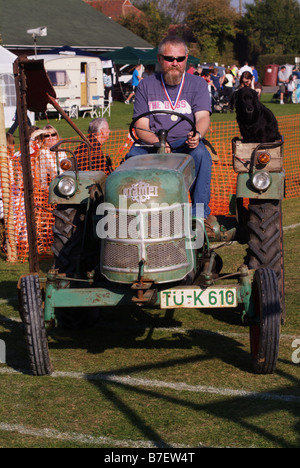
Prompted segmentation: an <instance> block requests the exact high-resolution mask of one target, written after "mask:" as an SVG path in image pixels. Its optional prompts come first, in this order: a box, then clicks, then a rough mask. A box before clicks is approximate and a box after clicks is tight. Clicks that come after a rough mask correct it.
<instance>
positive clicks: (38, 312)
mask: <svg viewBox="0 0 300 468" xmlns="http://www.w3.org/2000/svg"><path fill="white" fill-rule="evenodd" d="M20 296H21V309H22V310H21V317H22V320H23V324H24V332H25V339H26V343H27V349H28V355H29V362H30V368H31V371H32V373H33V375H38V376H41V375H50V374H51V373H52V365H51V361H50V357H49V350H48V340H47V335H46V329H45V321H44V310H43V302H42V293H41V288H40V281H39V277H38V276H37V275H28V276H24V277H22V278H21V289H20Z"/></svg>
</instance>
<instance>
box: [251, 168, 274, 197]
mask: <svg viewBox="0 0 300 468" xmlns="http://www.w3.org/2000/svg"><path fill="white" fill-rule="evenodd" d="M251 181H252V185H253V187H254V188H255V189H256V190H258V191H259V192H265V191H266V190H267V189H268V188H269V187H270V185H271V181H272V179H271V176H270V174H269V172H266V171H257V172H255V174H253V176H252V178H251Z"/></svg>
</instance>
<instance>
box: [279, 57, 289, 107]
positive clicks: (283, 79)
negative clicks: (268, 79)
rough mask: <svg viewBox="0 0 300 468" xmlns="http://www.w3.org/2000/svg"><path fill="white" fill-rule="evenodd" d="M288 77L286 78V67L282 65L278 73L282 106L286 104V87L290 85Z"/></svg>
mask: <svg viewBox="0 0 300 468" xmlns="http://www.w3.org/2000/svg"><path fill="white" fill-rule="evenodd" d="M288 81H289V79H288V77H287V76H286V66H285V65H282V67H280V70H279V72H278V86H279V90H280V104H284V101H283V100H284V96H285V92H286V86H287V84H288Z"/></svg>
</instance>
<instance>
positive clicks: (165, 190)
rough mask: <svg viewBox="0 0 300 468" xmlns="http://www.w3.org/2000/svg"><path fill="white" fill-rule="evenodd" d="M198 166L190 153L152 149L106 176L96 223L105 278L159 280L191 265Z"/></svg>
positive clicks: (177, 276) (169, 278)
mask: <svg viewBox="0 0 300 468" xmlns="http://www.w3.org/2000/svg"><path fill="white" fill-rule="evenodd" d="M194 172H195V170H194V160H193V158H191V157H190V156H187V155H185V154H175V155H173V154H172V155H169V154H163V155H161V154H153V155H142V156H134V157H132V158H130V159H129V160H127V161H125V162H124V163H123V164H121V166H120V167H119V168H118V169H117V170H115V171H114V172H113V173H112V174H110V175H109V176H108V178H107V180H106V184H105V203H104V205H105V216H104V218H102V220H101V221H100V223H99V225H98V226H99V227H100V226H101V227H102V228H103V230H102V231H101V234H98V236H99V237H101V238H102V239H103V243H102V248H101V272H102V274H103V275H104V276H105V277H106V278H107V279H109V280H110V281H114V282H120V283H134V282H136V281H138V280H139V278H141V277H143V278H144V279H147V280H148V281H150V282H152V283H156V284H158V283H166V282H170V281H179V280H182V279H183V278H185V277H186V275H188V274H189V273H190V272H191V271H192V269H193V267H194V258H193V254H192V251H191V239H190V217H189V216H190V215H189V213H190V211H189V208H190V204H189V193H188V192H189V188H190V186H191V184H192V183H193V181H194V177H195V175H194ZM103 213H104V211H103ZM104 228H105V229H107V230H106V231H105V229H104ZM98 232H99V233H100V230H99V231H98ZM106 234H107V236H106Z"/></svg>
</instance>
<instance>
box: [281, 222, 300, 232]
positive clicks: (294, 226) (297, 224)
mask: <svg viewBox="0 0 300 468" xmlns="http://www.w3.org/2000/svg"><path fill="white" fill-rule="evenodd" d="M298 227H300V223H296V224H291V225H290V226H284V227H283V230H284V231H288V230H289V229H297V228H298Z"/></svg>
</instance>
